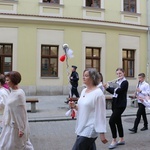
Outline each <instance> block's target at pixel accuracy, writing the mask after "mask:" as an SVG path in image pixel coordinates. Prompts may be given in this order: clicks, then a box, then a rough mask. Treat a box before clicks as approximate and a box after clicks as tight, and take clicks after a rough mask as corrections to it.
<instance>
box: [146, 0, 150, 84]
mask: <svg viewBox="0 0 150 150" xmlns="http://www.w3.org/2000/svg"><path fill="white" fill-rule="evenodd" d="M149 9H150V0H147V25H148V32H147V54H148V55H147V56H148V58H147V82H148V83H149V82H150V81H149V80H150V77H149V76H150V11H149Z"/></svg>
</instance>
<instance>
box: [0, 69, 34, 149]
mask: <svg viewBox="0 0 150 150" xmlns="http://www.w3.org/2000/svg"><path fill="white" fill-rule="evenodd" d="M5 77H6V83H7V84H8V86H9V87H10V89H11V93H10V94H9V96H8V101H7V103H6V105H5V109H4V119H3V124H4V125H3V129H2V133H1V136H0V150H33V149H34V148H33V146H32V144H31V143H30V140H29V127H28V119H27V110H26V97H25V93H24V91H23V90H22V89H20V88H19V86H18V84H19V83H20V81H21V74H20V73H19V72H17V71H11V72H9V73H8V74H6V75H5Z"/></svg>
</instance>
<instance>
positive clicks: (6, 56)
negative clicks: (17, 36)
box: [0, 43, 13, 74]
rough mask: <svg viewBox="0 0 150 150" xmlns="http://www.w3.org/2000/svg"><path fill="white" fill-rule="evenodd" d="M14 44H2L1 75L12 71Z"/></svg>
mask: <svg viewBox="0 0 150 150" xmlns="http://www.w3.org/2000/svg"><path fill="white" fill-rule="evenodd" d="M12 48H13V46H12V44H1V43H0V73H2V74H6V73H8V72H10V71H12Z"/></svg>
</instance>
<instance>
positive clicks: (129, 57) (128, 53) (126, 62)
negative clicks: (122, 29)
mask: <svg viewBox="0 0 150 150" xmlns="http://www.w3.org/2000/svg"><path fill="white" fill-rule="evenodd" d="M134 55H135V50H126V49H123V52H122V56H123V58H122V64H123V69H124V70H125V75H126V77H134Z"/></svg>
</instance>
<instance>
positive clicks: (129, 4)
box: [123, 0, 137, 13]
mask: <svg viewBox="0 0 150 150" xmlns="http://www.w3.org/2000/svg"><path fill="white" fill-rule="evenodd" d="M134 1H135V7H134V8H135V10H134V11H131V10H132V8H131V5H132V4H131V0H128V6H129V8H128V10H125V9H126V8H125V0H123V11H124V12H130V13H137V0H134Z"/></svg>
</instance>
